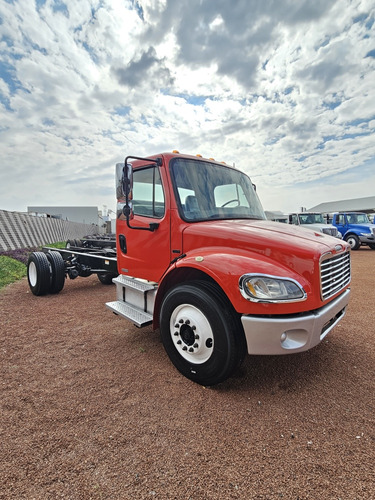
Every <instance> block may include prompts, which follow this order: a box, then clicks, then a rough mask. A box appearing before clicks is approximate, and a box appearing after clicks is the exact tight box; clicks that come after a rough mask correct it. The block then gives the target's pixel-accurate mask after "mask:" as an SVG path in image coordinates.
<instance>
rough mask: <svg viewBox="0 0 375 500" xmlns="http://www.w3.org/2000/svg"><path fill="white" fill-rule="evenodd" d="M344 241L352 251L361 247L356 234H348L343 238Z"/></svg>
mask: <svg viewBox="0 0 375 500" xmlns="http://www.w3.org/2000/svg"><path fill="white" fill-rule="evenodd" d="M345 241H347V242H348V243H349V245H350V248H351V249H352V250H358V248H359V247H360V246H361V243H360V241H359V238H358V236H357V235H356V234H349V235H348V236H346V237H345Z"/></svg>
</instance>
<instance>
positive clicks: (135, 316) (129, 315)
mask: <svg viewBox="0 0 375 500" xmlns="http://www.w3.org/2000/svg"><path fill="white" fill-rule="evenodd" d="M106 306H107V307H108V309H110V310H111V311H113V312H114V313H115V314H118V315H119V316H123V317H124V318H126V319H128V320H129V321H131V322H132V323H133V324H134V325H136V326H138V327H139V328H141V327H142V326H147V325H150V324H151V323H152V318H153V316H152V314H149V313H147V312H144V311H141V310H140V309H138V308H137V307H134V306H131V305H130V304H127V303H126V302H123V301H122V300H115V301H113V302H107V303H106Z"/></svg>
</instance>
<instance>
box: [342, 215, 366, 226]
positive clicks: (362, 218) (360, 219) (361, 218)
mask: <svg viewBox="0 0 375 500" xmlns="http://www.w3.org/2000/svg"><path fill="white" fill-rule="evenodd" d="M347 217H348V223H349V224H368V222H369V220H368V217H367V215H366V214H348V216H347Z"/></svg>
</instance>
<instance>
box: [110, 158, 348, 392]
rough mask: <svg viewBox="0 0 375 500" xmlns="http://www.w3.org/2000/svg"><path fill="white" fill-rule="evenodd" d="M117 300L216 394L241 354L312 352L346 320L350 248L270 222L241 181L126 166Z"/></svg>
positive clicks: (223, 174)
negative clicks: (216, 387)
mask: <svg viewBox="0 0 375 500" xmlns="http://www.w3.org/2000/svg"><path fill="white" fill-rule="evenodd" d="M116 191H117V221H116V248H117V272H118V276H117V277H115V278H114V279H113V282H114V283H115V284H116V295H117V297H116V300H115V301H113V302H109V303H107V304H106V306H107V307H108V308H109V309H110V310H112V311H113V312H114V313H116V314H118V315H121V316H123V317H125V318H127V319H128V320H130V321H132V322H133V323H134V324H135V325H137V326H138V327H143V326H146V325H150V324H152V327H153V329H157V328H159V329H160V334H161V339H162V342H163V345H164V348H165V350H166V352H167V354H168V356H169V358H170V360H171V361H172V363H173V364H174V365H175V367H176V368H177V369H178V370H179V371H180V372H181V373H182V374H183V375H184V376H186V377H187V378H189V379H191V380H193V381H195V382H197V383H199V384H202V385H206V386H208V385H214V384H217V383H219V382H222V381H224V380H225V379H227V378H228V377H230V376H231V375H232V374H233V373H234V372H235V370H236V369H237V368H238V367H239V366H240V364H241V362H242V361H243V359H244V358H245V356H246V354H251V355H279V354H280V355H281V354H290V353H298V352H302V351H306V350H308V349H310V348H312V347H314V346H316V345H317V344H318V343H319V342H320V341H321V340H322V339H323V338H324V337H325V336H326V335H327V334H328V333H329V332H330V331H331V330H332V328H333V327H334V326H335V325H337V323H338V322H339V321H340V320H341V319H342V318H343V317H344V314H345V310H346V307H347V305H348V302H349V296H350V288H349V287H350V279H351V272H350V247H349V245H348V244H347V243H346V242H344V241H340V240H337V238H334V237H332V236H328V235H325V234H323V233H320V232H319V233H318V232H314V231H306V230H304V229H300V228H298V227H293V226H290V225H286V224H281V223H278V222H271V221H268V220H266V217H265V215H264V211H263V209H262V206H261V203H260V201H259V198H258V196H257V193H256V190H255V186H254V185H253V184H252V182H251V180H250V179H249V177H248V176H247V175H245V174H244V173H243V172H241V171H239V170H238V169H236V168H234V167H231V166H228V165H226V164H224V163H220V162H217V161H215V160H213V159H212V158H210V159H204V158H202V157H201V156H199V155H198V156H189V155H182V154H179V153H178V152H177V151H175V152H173V153H163V154H159V155H155V156H151V157H148V158H140V157H134V156H128V157H127V158H126V159H125V161H124V162H123V163H119V164H117V165H116Z"/></svg>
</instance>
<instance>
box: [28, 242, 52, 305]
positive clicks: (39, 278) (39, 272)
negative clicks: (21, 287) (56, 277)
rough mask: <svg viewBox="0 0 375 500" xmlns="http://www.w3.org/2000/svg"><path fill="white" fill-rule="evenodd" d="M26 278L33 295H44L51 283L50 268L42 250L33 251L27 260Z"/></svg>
mask: <svg viewBox="0 0 375 500" xmlns="http://www.w3.org/2000/svg"><path fill="white" fill-rule="evenodd" d="M27 280H28V282H29V286H30V290H31V291H32V293H33V294H34V295H38V296H40V295H46V294H47V293H48V292H49V288H50V284H51V268H50V265H49V262H48V259H47V256H46V254H45V253H43V252H33V253H31V254H30V256H29V259H28V261H27Z"/></svg>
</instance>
